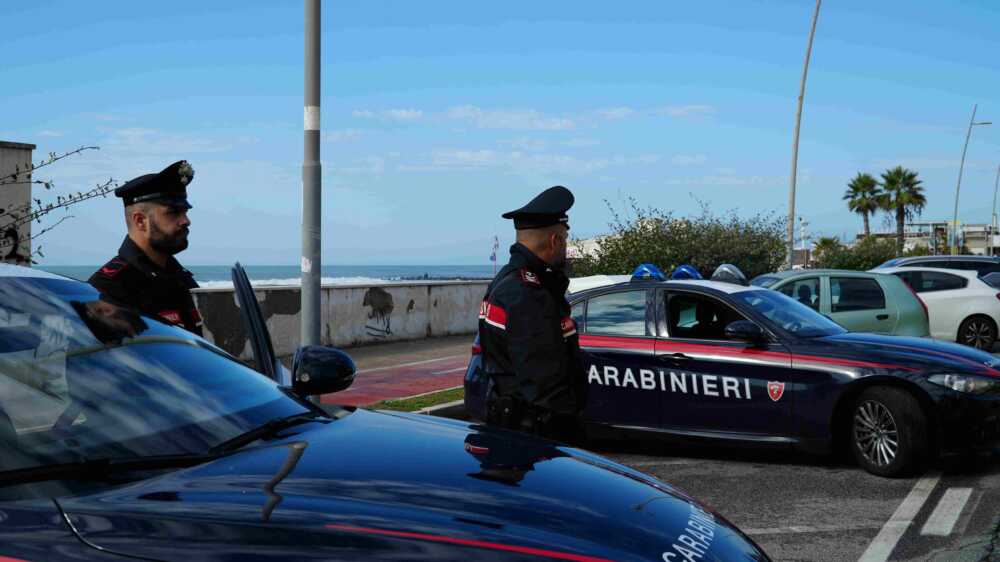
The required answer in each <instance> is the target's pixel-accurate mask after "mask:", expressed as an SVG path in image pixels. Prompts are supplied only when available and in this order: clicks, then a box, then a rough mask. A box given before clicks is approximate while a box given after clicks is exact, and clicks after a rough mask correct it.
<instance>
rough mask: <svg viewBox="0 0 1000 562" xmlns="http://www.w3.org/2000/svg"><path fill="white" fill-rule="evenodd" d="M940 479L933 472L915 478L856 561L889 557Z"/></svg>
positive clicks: (877, 561)
mask: <svg viewBox="0 0 1000 562" xmlns="http://www.w3.org/2000/svg"><path fill="white" fill-rule="evenodd" d="M940 479H941V475H940V474H934V475H931V476H925V477H923V478H921V479H920V480H917V483H916V484H914V485H913V489H912V490H910V493H909V494H908V495H907V496H906V498H904V499H903V503H901V504H899V507H897V508H896V512H895V513H893V514H892V517H890V518H889V520H888V521H886V522H885V525H883V526H882V530H881V531H879V533H878V535H876V536H875V540H873V541H872V542H871V544H869V545H868V548H867V549H866V550H865V552H864V554H862V555H861V558H859V559H858V562H885V561H886V560H888V559H889V556H890V555H891V554H892V550H893V549H894V548H896V543H898V542H899V539H900V538H902V536H903V533H905V532H906V529H907V527H909V526H910V523H912V522H913V518H914V517H916V516H917V513H919V512H920V508H921V507H923V505H924V502H926V501H927V497H928V496H930V495H931V492H933V491H934V487H935V486H937V483H938V480H940Z"/></svg>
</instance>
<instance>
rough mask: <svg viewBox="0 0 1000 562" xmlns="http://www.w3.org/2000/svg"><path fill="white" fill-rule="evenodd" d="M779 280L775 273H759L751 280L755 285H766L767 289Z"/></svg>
mask: <svg viewBox="0 0 1000 562" xmlns="http://www.w3.org/2000/svg"><path fill="white" fill-rule="evenodd" d="M777 282H778V278H777V277H775V276H773V275H758V276H757V277H754V278H753V279H751V280H750V284H751V285H753V286H754V287H764V288H765V289H766V288H768V287H770V286H771V285H774V284H775V283H777Z"/></svg>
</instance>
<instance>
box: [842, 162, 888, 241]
mask: <svg viewBox="0 0 1000 562" xmlns="http://www.w3.org/2000/svg"><path fill="white" fill-rule="evenodd" d="M880 196H881V192H880V190H879V185H878V181H877V180H876V179H875V178H874V177H872V176H871V174H862V173H861V172H858V175H857V176H855V177H854V179H852V180H851V181H850V183H848V184H847V191H845V192H844V200H845V201H847V208H848V209H850V210H851V212H853V213H857V214H859V215H861V217H862V218H863V219H864V221H865V237H866V238H867V237H868V236H869V235H870V234H871V228H869V224H868V217H869V216H873V215H874V214H875V211H878V210H879V208H880V207H879V197H880Z"/></svg>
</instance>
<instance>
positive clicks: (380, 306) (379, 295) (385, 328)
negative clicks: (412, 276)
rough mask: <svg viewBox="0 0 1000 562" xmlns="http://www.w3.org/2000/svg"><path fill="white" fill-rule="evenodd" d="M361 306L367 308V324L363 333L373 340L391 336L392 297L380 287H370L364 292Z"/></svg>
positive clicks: (393, 306)
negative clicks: (373, 338)
mask: <svg viewBox="0 0 1000 562" xmlns="http://www.w3.org/2000/svg"><path fill="white" fill-rule="evenodd" d="M361 305H362V306H367V307H369V309H370V310H369V311H368V322H366V323H365V332H366V333H367V334H368V335H369V336H372V337H375V338H384V337H387V336H389V335H391V334H392V309H393V308H395V305H394V304H393V302H392V295H391V294H389V292H388V291H386V290H385V289H382V288H381V287H371V288H370V289H368V290H367V291H365V298H364V300H363V301H362V302H361Z"/></svg>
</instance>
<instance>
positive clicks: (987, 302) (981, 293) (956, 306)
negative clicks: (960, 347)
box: [873, 267, 1000, 351]
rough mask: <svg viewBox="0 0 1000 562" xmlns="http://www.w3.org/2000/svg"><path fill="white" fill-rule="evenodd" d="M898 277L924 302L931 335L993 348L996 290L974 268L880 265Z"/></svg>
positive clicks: (998, 321)
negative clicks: (928, 317)
mask: <svg viewBox="0 0 1000 562" xmlns="http://www.w3.org/2000/svg"><path fill="white" fill-rule="evenodd" d="M873 271H877V272H878V273H890V274H892V275H896V276H898V277H900V278H901V279H902V280H903V281H905V282H906V284H907V285H909V286H910V288H912V289H913V291H914V292H915V293H917V296H919V297H920V299H921V300H923V301H924V304H925V305H927V312H928V315H929V316H930V324H931V337H932V338H935V339H939V340H946V341H956V342H958V343H962V344H965V345H969V346H972V347H977V348H979V349H984V350H986V351H992V350H993V344H994V343H996V341H997V326H998V325H1000V293H998V292H997V288H996V287H992V286H990V285H989V284H988V283H986V282H985V281H983V280H982V279H980V278H979V276H978V275H977V274H976V271H975V270H971V271H970V270H961V269H939V268H930V267H882V268H879V269H878V270H873Z"/></svg>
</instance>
